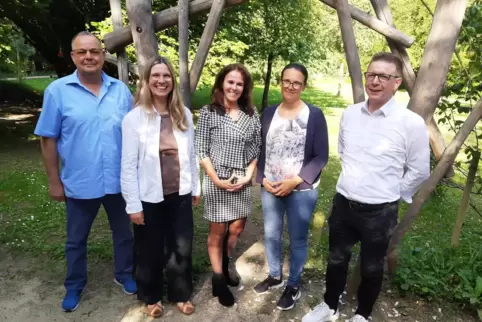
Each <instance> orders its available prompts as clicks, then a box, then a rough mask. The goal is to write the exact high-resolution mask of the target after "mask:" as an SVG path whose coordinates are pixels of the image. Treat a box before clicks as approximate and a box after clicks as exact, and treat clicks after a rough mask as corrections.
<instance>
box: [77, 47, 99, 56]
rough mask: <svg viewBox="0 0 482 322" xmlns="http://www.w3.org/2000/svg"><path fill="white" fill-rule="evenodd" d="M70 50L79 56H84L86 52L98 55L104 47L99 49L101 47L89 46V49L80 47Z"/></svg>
mask: <svg viewBox="0 0 482 322" xmlns="http://www.w3.org/2000/svg"><path fill="white" fill-rule="evenodd" d="M72 52H73V53H74V54H75V55H79V56H85V55H87V53H90V54H91V55H92V56H99V55H100V54H101V53H103V52H104V49H101V48H91V49H84V48H81V49H75V50H72Z"/></svg>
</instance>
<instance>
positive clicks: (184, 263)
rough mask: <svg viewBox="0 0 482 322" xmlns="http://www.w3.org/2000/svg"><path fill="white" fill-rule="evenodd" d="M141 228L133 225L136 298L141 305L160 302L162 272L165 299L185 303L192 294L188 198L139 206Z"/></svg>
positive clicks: (168, 198)
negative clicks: (141, 214)
mask: <svg viewBox="0 0 482 322" xmlns="http://www.w3.org/2000/svg"><path fill="white" fill-rule="evenodd" d="M142 206H143V209H144V223H145V225H135V224H134V277H135V279H136V283H137V298H138V299H139V300H140V301H142V302H144V303H145V304H154V303H156V302H158V301H160V300H161V298H162V293H163V286H164V285H163V269H164V268H166V277H167V299H168V301H170V302H186V301H188V300H189V299H190V297H191V295H192V290H193V285H192V284H193V283H192V238H193V213H192V199H191V194H187V195H183V196H179V194H178V193H174V194H170V195H168V196H165V197H164V201H162V202H160V203H148V202H142Z"/></svg>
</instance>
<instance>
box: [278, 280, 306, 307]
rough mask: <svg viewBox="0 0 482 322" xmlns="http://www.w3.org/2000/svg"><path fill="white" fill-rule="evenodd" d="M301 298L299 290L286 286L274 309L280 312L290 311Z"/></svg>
mask: <svg viewBox="0 0 482 322" xmlns="http://www.w3.org/2000/svg"><path fill="white" fill-rule="evenodd" d="M300 297H301V292H300V289H299V288H295V287H293V286H291V285H287V286H286V288H285V290H284V292H283V295H281V297H280V299H279V300H278V304H277V305H276V307H277V308H278V309H279V310H281V311H287V310H291V309H292V308H293V307H294V306H295V302H296V301H298V300H299V299H300Z"/></svg>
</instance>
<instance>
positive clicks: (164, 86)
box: [149, 64, 173, 99]
mask: <svg viewBox="0 0 482 322" xmlns="http://www.w3.org/2000/svg"><path fill="white" fill-rule="evenodd" d="M149 89H150V90H151V93H152V96H153V97H155V98H162V99H167V97H168V96H169V93H171V91H172V89H173V80H172V74H171V72H170V70H169V67H167V65H166V64H156V65H154V66H152V68H151V74H150V76H149Z"/></svg>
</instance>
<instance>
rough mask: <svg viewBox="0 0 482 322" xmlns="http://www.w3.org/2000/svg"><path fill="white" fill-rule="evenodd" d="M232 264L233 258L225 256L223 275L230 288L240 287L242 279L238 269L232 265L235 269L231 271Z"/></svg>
mask: <svg viewBox="0 0 482 322" xmlns="http://www.w3.org/2000/svg"><path fill="white" fill-rule="evenodd" d="M230 262H231V258H230V257H228V255H226V254H223V275H224V278H226V283H227V284H228V285H229V286H238V285H239V282H240V281H241V278H240V276H239V274H238V272H237V271H236V267H234V265H232V266H233V267H232V268H231V269H229V266H230V265H229V264H230Z"/></svg>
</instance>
